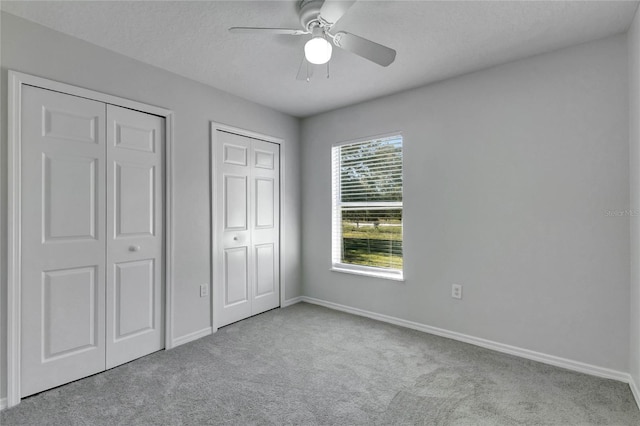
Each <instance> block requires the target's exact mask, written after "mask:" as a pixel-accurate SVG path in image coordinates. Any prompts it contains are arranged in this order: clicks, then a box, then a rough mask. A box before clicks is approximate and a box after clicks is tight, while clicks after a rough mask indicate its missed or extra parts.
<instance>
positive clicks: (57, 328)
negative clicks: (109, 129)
mask: <svg viewBox="0 0 640 426" xmlns="http://www.w3.org/2000/svg"><path fill="white" fill-rule="evenodd" d="M21 132H22V146H21V156H22V159H21V164H22V171H21V173H22V174H21V180H22V182H21V185H22V193H21V197H22V216H21V222H22V223H21V224H22V235H21V242H22V247H21V256H22V259H21V260H22V267H21V277H22V283H21V285H22V288H21V290H22V291H21V396H22V397H24V396H28V395H31V394H34V393H37V392H40V391H42V390H45V389H49V388H52V387H55V386H59V385H61V384H64V383H67V382H71V381H73V380H77V379H79V378H82V377H85V376H88V375H91V374H95V373H97V372H99V371H102V370H104V367H105V332H104V330H105V323H104V318H105V312H104V309H105V279H104V276H105V245H106V236H105V232H104V229H105V198H106V197H105V163H106V159H105V104H103V103H100V102H95V101H91V100H87V99H84V98H78V97H75V96H71V95H66V94H62V93H59V92H53V91H49V90H45V89H40V88H35V87H31V86H24V87H23V92H22V110H21Z"/></svg>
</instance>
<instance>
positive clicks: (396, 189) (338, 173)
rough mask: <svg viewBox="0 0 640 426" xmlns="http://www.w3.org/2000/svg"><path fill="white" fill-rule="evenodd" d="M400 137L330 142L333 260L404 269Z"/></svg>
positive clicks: (373, 267) (356, 266) (365, 266)
mask: <svg viewBox="0 0 640 426" xmlns="http://www.w3.org/2000/svg"><path fill="white" fill-rule="evenodd" d="M402 164H403V158H402V137H401V136H399V135H398V136H391V137H385V138H379V139H372V140H367V141H363V142H355V143H346V144H341V145H335V146H334V147H333V148H332V196H333V202H332V204H333V206H332V216H333V218H332V261H333V266H334V267H336V266H338V267H346V268H349V269H354V270H360V271H363V270H365V271H368V272H375V271H376V270H383V271H385V272H393V271H396V272H400V273H401V271H402V183H403V180H402V179H403V178H402Z"/></svg>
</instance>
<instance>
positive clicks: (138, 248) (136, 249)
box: [129, 246, 140, 251]
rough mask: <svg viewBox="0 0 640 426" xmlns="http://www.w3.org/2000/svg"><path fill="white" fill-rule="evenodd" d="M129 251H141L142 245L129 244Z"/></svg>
mask: <svg viewBox="0 0 640 426" xmlns="http://www.w3.org/2000/svg"><path fill="white" fill-rule="evenodd" d="M129 251H140V246H129Z"/></svg>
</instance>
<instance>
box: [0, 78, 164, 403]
mask: <svg viewBox="0 0 640 426" xmlns="http://www.w3.org/2000/svg"><path fill="white" fill-rule="evenodd" d="M8 74H9V76H8V78H9V82H8V83H9V84H8V89H9V97H8V114H9V120H8V153H7V160H8V182H7V183H8V185H7V186H8V215H7V225H8V226H7V231H8V235H7V237H8V238H7V242H8V244H7V258H8V261H7V406H8V407H13V406H15V405H17V404H19V403H20V399H21V398H20V356H21V341H20V340H21V338H20V336H21V312H20V310H21V300H20V297H21V289H22V282H21V276H20V275H21V267H22V259H21V252H20V250H21V246H22V242H21V237H22V225H21V210H22V197H21V195H22V182H21V166H22V164H21V161H22V159H21V146H22V135H21V119H22V117H21V114H22V87H23V86H24V85H27V86H34V87H38V88H41V89H47V90H52V91H56V92H61V93H64V94H68V95H72V96H78V97H81V98H87V99H91V100H95V101H99V102H103V103H105V104H112V105H117V106H121V107H124V108H129V109H134V110H137V111H141V112H144V113H148V114H153V115H157V116H160V117H163V118H164V119H165V152H164V155H165V158H164V162H165V169H164V197H165V199H164V212H163V213H164V235H163V237H164V268H163V272H164V283H163V284H164V291H165V305H164V310H165V313H164V316H165V324H164V327H165V330H164V334H165V350H166V349H171V348H172V347H173V309H172V306H173V304H172V299H173V241H174V239H173V217H174V215H173V209H174V206H173V197H172V193H173V167H172V165H173V159H172V153H173V150H172V142H173V116H174V113H173V111H171V110H168V109H165V108H160V107H156V106H153V105H148V104H144V103H140V102H136V101H132V100H130V99H125V98H121V97H118V96H112V95H108V94H105V93H101V92H96V91H93V90H89V89H85V88H82V87H78V86H72V85H69V84H65V83H61V82H58V81H53V80H49V79H46V78H42V77H37V76H34V75H30V74H25V73H21V72H17V71H12V70H9V73H8ZM0 308H1V307H0Z"/></svg>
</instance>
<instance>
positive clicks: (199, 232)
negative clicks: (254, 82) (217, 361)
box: [0, 13, 300, 397]
mask: <svg viewBox="0 0 640 426" xmlns="http://www.w3.org/2000/svg"><path fill="white" fill-rule="evenodd" d="M1 27H2V28H1V30H2V33H1V38H2V46H1V47H2V51H1V53H2V56H1V63H2V74H1V76H0V77H1V80H2V93H3V96H2V104H1V107H2V114H0V117H1V120H2V122H1V128H2V129H3V130H2V132H1V135H2V136H1V137H2V139H1V141H2V142H1V144H0V159H1V161H0V177H1V181H0V182H1V185H0V212H1V214H2V218H1V221H0V228H1V229H2V235H1V238H0V241H1V242H2V243H1V244H0V251H1V253H0V271H1V275H0V283H1V285H0V296H1V297H0V300H2V304H1V306H0V310H1V311H2V315H1V321H2V326H1V327H0V375H1V377H2V382H1V383H0V388H1V392H0V393H1V395H2V396H3V397H4V396H5V395H6V383H5V380H4V378H5V377H6V374H5V373H6V290H7V285H6V283H7V276H6V262H7V259H6V253H7V252H6V249H7V248H6V206H7V183H6V182H7V180H6V178H7V163H6V154H7V131H6V128H7V127H6V123H7V112H6V111H7V98H6V95H4V94H6V93H7V70H9V69H11V70H16V71H22V72H26V73H30V74H34V75H37V76H40V77H45V78H49V79H52V80H57V81H61V82H64V83H68V84H73V85H76V86H81V87H85V88H89V89H93V90H97V91H100V92H104V93H108V94H112V95H116V96H121V97H125V98H128V99H133V100H136V101H140V102H144V103H149V104H152V105H157V106H160V107H164V108H168V109H171V110H173V111H174V112H175V131H174V137H175V138H174V153H175V155H174V166H175V169H174V173H175V191H174V192H175V282H174V286H175V296H174V297H175V299H174V307H175V308H174V309H175V326H174V337H176V338H177V337H180V336H184V335H186V334H188V333H191V332H194V331H198V330H201V329H203V328H205V327H207V326H208V325H209V321H210V307H209V299H208V298H200V297H199V290H198V286H199V285H200V284H201V283H206V282H209V281H210V268H209V264H210V249H209V246H210V238H209V229H210V224H209V221H210V219H211V217H210V208H209V186H210V185H209V152H210V151H209V133H210V131H209V122H210V121H211V120H213V121H217V122H221V123H225V124H229V125H232V126H237V127H241V128H246V129H249V130H253V131H256V132H261V133H265V134H267V135H271V136H276V137H280V138H283V139H284V140H285V146H284V150H285V155H286V169H285V179H286V193H285V194H284V198H285V212H284V213H285V217H286V226H285V227H284V239H285V246H286V250H287V252H286V253H284V256H285V257H286V263H287V270H286V271H284V274H283V275H284V277H285V280H286V285H287V288H286V291H285V294H286V297H287V298H293V297H297V296H299V295H300V259H299V257H300V256H299V253H300V248H299V246H300V232H299V231H300V197H299V194H300V185H299V181H300V178H299V173H300V169H299V162H298V158H299V156H300V153H299V122H298V120H297V119H295V118H292V117H289V116H287V115H284V114H281V113H278V112H275V111H273V110H271V109H268V108H265V107H263V106H260V105H257V104H254V103H251V102H249V101H246V100H243V99H240V98H237V97H235V96H232V95H230V94H227V93H224V92H222V91H219V90H216V89H213V88H211V87H209V86H205V85H202V84H199V83H196V82H194V81H190V80H187V79H185V78H182V77H179V76H177V75H175V74H171V73H169V72H166V71H163V70H160V69H158V68H155V67H152V66H149V65H145V64H143V63H141V62H138V61H135V60H133V59H129V58H127V57H124V56H122V55H119V54H116V53H114V52H111V51H109V50H106V49H103V48H100V47H97V46H95V45H92V44H89V43H86V42H83V41H80V40H78V39H75V38H73V37H69V36H66V35H64V34H61V33H58V32H55V31H52V30H50V29H47V28H45V27H42V26H39V25H37V24H34V23H31V22H29V21H26V20H23V19H20V18H17V17H15V16H13V15H9V14H6V13H2V21H1ZM211 72H215V70H211Z"/></svg>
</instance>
